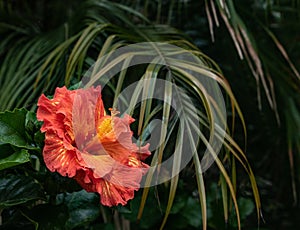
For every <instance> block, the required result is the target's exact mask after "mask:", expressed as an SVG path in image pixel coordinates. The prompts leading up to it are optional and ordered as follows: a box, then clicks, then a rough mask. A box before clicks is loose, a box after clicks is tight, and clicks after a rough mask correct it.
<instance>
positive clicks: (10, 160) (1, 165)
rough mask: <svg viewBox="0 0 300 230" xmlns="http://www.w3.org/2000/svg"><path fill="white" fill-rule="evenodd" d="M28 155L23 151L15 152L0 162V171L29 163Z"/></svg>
mask: <svg viewBox="0 0 300 230" xmlns="http://www.w3.org/2000/svg"><path fill="white" fill-rule="evenodd" d="M29 157H30V156H29V153H28V151H27V150H25V149H21V150H20V151H17V152H15V153H14V154H12V155H10V156H8V157H6V158H4V159H1V160H0V170H3V169H6V168H10V167H13V166H16V165H20V164H24V163H26V162H29V161H30V158H29Z"/></svg>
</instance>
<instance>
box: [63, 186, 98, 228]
mask: <svg viewBox="0 0 300 230" xmlns="http://www.w3.org/2000/svg"><path fill="white" fill-rule="evenodd" d="M65 200H66V204H67V206H68V209H69V219H68V220H67V222H66V228H67V229H73V228H75V227H80V226H85V225H87V224H88V223H90V222H91V221H94V220H95V219H97V218H98V217H99V214H100V201H99V197H98V196H97V195H96V194H95V193H88V192H86V191H85V190H81V191H79V192H74V193H72V194H68V196H67V197H66V198H65Z"/></svg>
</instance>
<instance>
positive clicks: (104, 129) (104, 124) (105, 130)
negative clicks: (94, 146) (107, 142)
mask: <svg viewBox="0 0 300 230" xmlns="http://www.w3.org/2000/svg"><path fill="white" fill-rule="evenodd" d="M97 133H98V137H99V138H100V139H103V138H104V137H105V136H106V135H108V134H110V133H113V126H112V118H111V117H108V118H104V119H103V121H101V122H100V124H99V125H98V127H97Z"/></svg>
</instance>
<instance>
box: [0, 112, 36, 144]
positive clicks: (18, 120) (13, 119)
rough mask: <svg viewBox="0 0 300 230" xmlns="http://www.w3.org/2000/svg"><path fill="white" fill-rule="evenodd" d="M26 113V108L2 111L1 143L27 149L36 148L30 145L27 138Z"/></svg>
mask: <svg viewBox="0 0 300 230" xmlns="http://www.w3.org/2000/svg"><path fill="white" fill-rule="evenodd" d="M26 114H27V111H26V110H25V109H15V110H14V111H12V112H9V111H6V112H2V113H0V143H4V144H11V145H13V146H16V147H21V148H26V149H36V148H35V147H34V146H31V145H29V144H28V143H27V140H26V133H25V121H26Z"/></svg>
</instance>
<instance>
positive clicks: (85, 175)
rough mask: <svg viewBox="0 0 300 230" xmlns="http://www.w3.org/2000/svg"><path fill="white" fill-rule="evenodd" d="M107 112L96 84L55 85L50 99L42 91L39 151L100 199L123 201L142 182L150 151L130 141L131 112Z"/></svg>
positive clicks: (113, 202)
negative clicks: (83, 86)
mask: <svg viewBox="0 0 300 230" xmlns="http://www.w3.org/2000/svg"><path fill="white" fill-rule="evenodd" d="M111 113H112V114H111V116H108V115H106V114H105V110H104V106H103V102H102V99H101V92H100V87H96V88H94V87H91V88H89V89H77V90H72V91H70V90H68V89H67V88H66V87H63V88H57V89H56V91H55V94H54V97H53V99H48V98H47V97H46V96H45V95H41V97H40V98H39V100H38V110H37V118H38V120H40V121H43V122H44V123H43V125H42V127H41V131H42V132H45V146H44V149H43V157H44V161H45V164H46V166H47V167H48V169H49V170H50V171H51V172H54V171H57V172H58V173H60V174H61V175H62V176H68V177H71V178H74V179H75V180H76V181H77V182H78V183H79V184H80V185H81V186H82V187H83V188H84V189H85V190H87V191H88V192H97V193H99V194H100V201H101V203H102V204H103V205H107V206H114V205H118V204H121V205H125V204H126V203H127V201H128V200H130V199H132V198H133V197H134V191H136V190H138V189H139V188H140V182H141V179H142V176H143V175H144V174H145V173H146V172H147V170H148V167H149V166H148V165H147V164H145V163H143V162H142V160H144V159H145V158H146V157H147V156H149V155H150V151H149V150H148V147H149V146H148V145H145V146H144V147H138V146H137V145H136V144H134V143H132V131H131V130H130V126H129V125H130V123H132V122H133V121H134V119H133V118H132V117H130V116H129V115H127V114H125V116H124V117H123V118H120V117H118V116H117V112H116V111H115V110H112V111H111Z"/></svg>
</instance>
